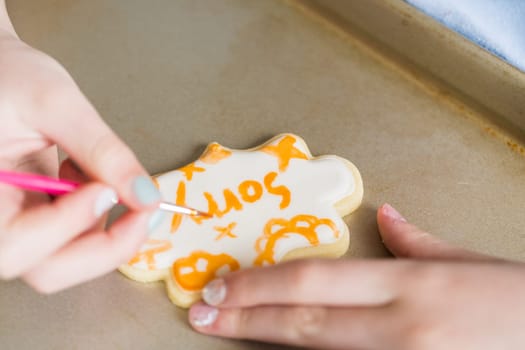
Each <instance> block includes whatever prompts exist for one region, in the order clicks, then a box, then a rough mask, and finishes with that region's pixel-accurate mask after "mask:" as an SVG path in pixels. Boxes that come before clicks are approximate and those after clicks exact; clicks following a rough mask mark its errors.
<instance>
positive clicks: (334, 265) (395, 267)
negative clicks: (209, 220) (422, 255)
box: [202, 259, 413, 307]
mask: <svg viewBox="0 0 525 350" xmlns="http://www.w3.org/2000/svg"><path fill="white" fill-rule="evenodd" d="M411 266H413V264H412V263H411V262H409V261H402V260H395V261H393V260H328V259H308V260H296V261H291V262H286V263H282V264H278V265H274V266H269V267H263V268H253V269H248V270H241V271H237V272H234V273H231V274H228V275H226V276H224V278H221V279H217V280H214V281H212V282H210V283H209V284H208V285H207V286H206V287H205V288H204V289H203V292H202V296H203V299H204V301H205V302H206V303H208V304H209V305H214V306H218V307H252V306H257V305H298V304H301V305H324V306H341V305H346V306H379V305H384V304H388V303H390V302H392V301H394V300H395V299H396V298H397V296H398V295H399V293H400V285H402V282H400V280H402V279H401V278H400V276H402V275H406V274H409V272H410V269H411Z"/></svg>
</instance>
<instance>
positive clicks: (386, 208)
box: [383, 203, 407, 222]
mask: <svg viewBox="0 0 525 350" xmlns="http://www.w3.org/2000/svg"><path fill="white" fill-rule="evenodd" d="M383 213H384V214H385V215H386V216H388V217H389V218H391V219H392V220H394V221H401V222H407V221H406V219H405V218H404V217H403V216H402V215H401V214H399V212H398V211H397V210H395V209H394V208H393V207H392V206H391V205H390V204H388V203H385V204H383Z"/></svg>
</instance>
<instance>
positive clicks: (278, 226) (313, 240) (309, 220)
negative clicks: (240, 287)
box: [253, 214, 339, 266]
mask: <svg viewBox="0 0 525 350" xmlns="http://www.w3.org/2000/svg"><path fill="white" fill-rule="evenodd" d="M321 225H326V226H328V227H330V228H331V229H332V231H333V233H334V237H336V238H337V237H338V236H339V231H338V230H337V227H336V226H335V224H334V222H333V221H332V220H330V219H319V218H317V217H316V216H313V215H306V214H303V215H297V216H294V217H293V218H292V219H291V220H286V219H280V218H277V219H271V220H270V221H268V222H267V223H266V225H265V226H264V234H263V235H262V236H261V237H259V238H258V239H257V241H256V242H255V250H256V252H257V253H259V255H258V256H257V257H256V258H255V260H254V262H253V265H254V266H263V265H264V263H265V262H266V263H268V264H275V259H274V249H275V245H276V244H277V241H278V240H279V239H281V238H286V237H288V236H289V235H290V234H299V235H301V236H303V237H304V238H306V239H307V240H308V242H309V243H310V244H311V245H312V246H316V245H318V244H319V238H318V237H317V233H316V232H315V229H316V228H317V227H318V226H321Z"/></svg>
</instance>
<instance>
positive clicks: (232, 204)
mask: <svg viewBox="0 0 525 350" xmlns="http://www.w3.org/2000/svg"><path fill="white" fill-rule="evenodd" d="M222 194H223V196H224V202H225V207H224V209H223V210H220V209H219V205H218V204H217V202H216V201H215V199H213V196H212V195H211V194H210V193H208V192H204V197H206V200H207V201H208V214H210V215H211V216H217V217H219V218H220V217H223V216H224V214H226V213H229V212H230V211H231V210H232V209H235V210H241V209H242V204H241V202H240V201H239V198H237V196H235V194H234V193H233V192H232V191H231V190H230V189H228V188H227V189H225V190H224V191H223V192H222ZM202 219H206V217H202Z"/></svg>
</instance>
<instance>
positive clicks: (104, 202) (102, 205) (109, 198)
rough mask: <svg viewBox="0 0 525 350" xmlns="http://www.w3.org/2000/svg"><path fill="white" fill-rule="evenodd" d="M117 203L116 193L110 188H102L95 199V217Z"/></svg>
mask: <svg viewBox="0 0 525 350" xmlns="http://www.w3.org/2000/svg"><path fill="white" fill-rule="evenodd" d="M117 203H118V195H117V192H115V190H114V189H112V188H106V189H104V190H103V191H102V192H101V193H100V194H99V195H98V198H97V200H96V201H95V217H97V218H99V217H101V216H102V215H104V213H106V212H107V211H108V210H110V209H111V208H113V207H114V206H115V204H117Z"/></svg>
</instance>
